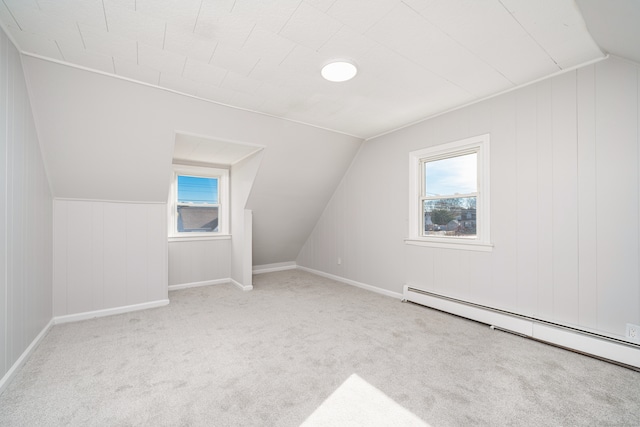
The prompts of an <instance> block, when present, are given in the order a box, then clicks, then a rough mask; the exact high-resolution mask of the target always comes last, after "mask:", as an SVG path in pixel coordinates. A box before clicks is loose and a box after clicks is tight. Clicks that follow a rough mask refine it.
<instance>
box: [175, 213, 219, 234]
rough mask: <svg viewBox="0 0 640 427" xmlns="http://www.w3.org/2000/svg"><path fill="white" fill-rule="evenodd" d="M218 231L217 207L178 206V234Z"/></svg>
mask: <svg viewBox="0 0 640 427" xmlns="http://www.w3.org/2000/svg"><path fill="white" fill-rule="evenodd" d="M217 231H218V207H217V206H211V207H208V206H207V207H203V206H178V232H180V233H189V232H197V233H211V232H217Z"/></svg>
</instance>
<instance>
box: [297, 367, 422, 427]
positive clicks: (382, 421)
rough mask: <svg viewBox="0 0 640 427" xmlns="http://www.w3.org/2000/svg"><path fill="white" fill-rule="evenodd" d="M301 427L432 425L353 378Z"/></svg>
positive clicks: (419, 426) (420, 426)
mask: <svg viewBox="0 0 640 427" xmlns="http://www.w3.org/2000/svg"><path fill="white" fill-rule="evenodd" d="M301 426H302V427H321V426H331V427H334V426H368V427H371V426H406V427H429V424H427V423H425V422H424V421H422V420H421V419H420V418H418V417H417V416H415V415H414V414H413V413H411V412H410V411H408V410H407V409H405V408H403V407H402V406H400V405H399V404H397V403H396V402H395V401H394V400H393V399H391V398H390V397H389V396H387V395H386V394H384V393H383V392H381V391H380V390H378V389H377V388H375V387H374V386H372V385H371V384H369V383H368V382H366V381H365V380H363V379H362V378H360V377H359V376H358V375H356V374H352V375H351V376H350V377H349V378H347V380H346V381H345V382H343V383H342V384H341V385H340V387H338V388H337V389H336V390H335V391H334V392H333V393H332V394H331V396H329V397H328V398H327V400H325V401H324V402H322V405H320V406H319V407H318V408H317V409H316V410H315V411H314V412H313V414H311V415H310V416H309V418H307V419H306V420H305V422H304V423H302V425H301Z"/></svg>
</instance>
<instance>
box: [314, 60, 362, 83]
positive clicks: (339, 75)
mask: <svg viewBox="0 0 640 427" xmlns="http://www.w3.org/2000/svg"><path fill="white" fill-rule="evenodd" d="M357 73H358V69H357V68H356V66H355V65H353V64H352V63H351V62H348V61H345V60H344V59H340V60H335V61H332V62H330V63H328V64H327V65H325V66H324V67H322V77H324V78H325V79H326V80H329V81H330V82H346V81H347V80H351V79H352V78H354V77H355V75H356V74H357Z"/></svg>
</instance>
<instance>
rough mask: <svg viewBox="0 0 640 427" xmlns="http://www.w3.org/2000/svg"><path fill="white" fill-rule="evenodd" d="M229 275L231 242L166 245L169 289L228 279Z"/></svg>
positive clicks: (173, 243)
mask: <svg viewBox="0 0 640 427" xmlns="http://www.w3.org/2000/svg"><path fill="white" fill-rule="evenodd" d="M165 239H166V238H165ZM230 273H231V239H224V240H195V241H173V242H169V285H170V286H175V285H188V284H195V283H201V282H210V281H214V280H220V279H229V277H230Z"/></svg>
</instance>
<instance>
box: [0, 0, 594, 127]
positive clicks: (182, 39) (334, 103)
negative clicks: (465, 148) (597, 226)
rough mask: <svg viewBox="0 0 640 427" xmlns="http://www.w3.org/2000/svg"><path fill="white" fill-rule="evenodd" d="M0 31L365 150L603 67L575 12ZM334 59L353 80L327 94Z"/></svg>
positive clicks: (84, 4) (131, 20)
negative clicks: (485, 103) (512, 92)
mask: <svg viewBox="0 0 640 427" xmlns="http://www.w3.org/2000/svg"><path fill="white" fill-rule="evenodd" d="M0 22H1V23H2V25H3V26H4V28H5V29H6V30H7V31H8V32H9V33H10V35H11V37H12V38H13V39H14V40H15V42H16V43H17V44H18V48H19V49H20V50H21V51H22V52H23V53H26V54H32V55H38V56H42V57H45V58H50V59H53V60H57V61H63V62H66V63H70V64H74V65H78V66H81V67H86V68H90V69H94V70H99V71H102V72H106V73H110V74H114V75H117V76H121V77H124V78H128V79H133V80H136V81H140V82H144V83H147V84H151V85H156V86H159V87H162V88H167V89H171V90H175V91H178V92H182V93H185V94H189V95H194V96H197V97H200V98H204V99H208V100H211V101H215V102H218V103H222V104H227V105H231V106H235V107H239V108H244V109H248V110H252V111H258V112H262V113H266V114H270V115H274V116H278V117H283V118H287V119H291V120H295V121H299V122H303V123H308V124H311V125H315V126H320V127H323V128H328V129H332V130H336V131H339V132H343V133H347V134H351V135H354V136H359V137H364V138H367V137H371V136H374V135H377V134H380V133H383V132H386V131H389V130H392V129H395V128H398V127H401V126H403V125H406V124H408V123H411V122H414V121H416V120H419V119H422V118H425V117H428V116H430V115H433V114H437V113H439V112H442V111H445V110H447V109H451V108H454V107H456V106H459V105H463V104H466V103H469V102H472V101H474V100H477V99H480V98H484V97H487V96H489V95H492V94H495V93H498V92H501V91H504V90H507V89H510V88H513V87H515V86H518V85H522V84H525V83H527V82H529V81H532V80H535V79H538V78H541V77H544V76H547V75H550V74H553V73H556V72H558V71H560V70H562V69H566V68H569V67H573V66H576V65H579V64H581V63H584V62H588V61H591V60H594V59H597V58H600V57H602V56H603V53H602V52H601V50H600V49H599V47H598V46H597V45H596V44H595V43H594V41H593V39H592V38H591V36H590V34H589V32H588V31H587V29H586V27H585V24H584V21H583V18H582V15H581V13H580V11H579V9H578V8H577V6H576V4H575V3H574V0H2V1H1V2H0ZM334 58H346V59H349V60H352V61H353V62H355V63H356V64H357V65H358V68H359V72H358V75H357V76H356V77H355V78H354V79H353V80H351V81H349V82H343V83H330V82H327V81H324V80H323V79H322V77H321V76H320V69H321V67H322V66H323V65H324V64H325V63H327V62H328V61H330V60H332V59H334ZM152 107H153V106H150V108H152Z"/></svg>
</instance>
